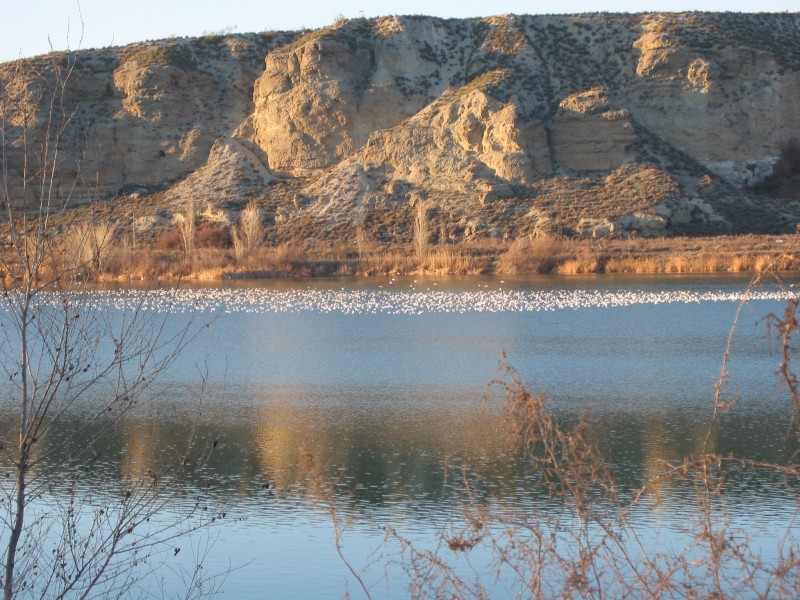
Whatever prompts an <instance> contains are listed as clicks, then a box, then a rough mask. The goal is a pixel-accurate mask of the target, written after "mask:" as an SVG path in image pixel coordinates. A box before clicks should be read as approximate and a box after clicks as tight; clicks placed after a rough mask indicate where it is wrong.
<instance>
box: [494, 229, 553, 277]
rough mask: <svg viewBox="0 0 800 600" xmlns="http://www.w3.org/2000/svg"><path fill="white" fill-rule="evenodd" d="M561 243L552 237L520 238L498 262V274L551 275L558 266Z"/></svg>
mask: <svg viewBox="0 0 800 600" xmlns="http://www.w3.org/2000/svg"><path fill="white" fill-rule="evenodd" d="M560 251H561V242H559V241H558V240H556V239H554V238H551V237H538V238H535V239H531V238H527V237H526V238H519V239H516V240H514V241H513V242H512V243H511V246H509V248H508V250H506V251H505V252H504V253H503V254H501V255H500V257H499V258H498V260H497V272H498V273H500V274H507V275H513V274H516V273H550V272H551V271H552V270H553V269H554V268H555V266H556V265H557V264H558V254H559V252H560Z"/></svg>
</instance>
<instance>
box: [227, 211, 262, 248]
mask: <svg viewBox="0 0 800 600" xmlns="http://www.w3.org/2000/svg"><path fill="white" fill-rule="evenodd" d="M231 235H232V237H233V249H234V253H235V254H236V259H237V260H241V259H242V258H243V257H245V256H247V255H248V254H252V253H253V252H254V251H255V250H256V249H257V248H258V247H259V246H260V245H261V243H262V242H263V241H264V225H263V224H262V223H261V211H259V209H258V204H257V203H256V202H255V201H252V202H250V203H248V205H247V206H246V207H245V209H244V210H243V211H242V214H241V215H240V216H239V224H238V226H234V227H233V228H232V229H231Z"/></svg>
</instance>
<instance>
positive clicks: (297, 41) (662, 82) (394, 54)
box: [0, 13, 800, 241]
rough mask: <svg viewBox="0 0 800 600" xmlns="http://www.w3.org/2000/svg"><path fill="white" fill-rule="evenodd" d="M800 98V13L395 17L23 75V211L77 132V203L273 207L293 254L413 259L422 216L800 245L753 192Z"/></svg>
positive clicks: (138, 48)
mask: <svg viewBox="0 0 800 600" xmlns="http://www.w3.org/2000/svg"><path fill="white" fill-rule="evenodd" d="M62 82H65V85H64V87H63V88H61V93H57V94H55V95H53V94H52V93H51V90H52V89H53V88H54V87H55V88H57V84H59V83H62ZM798 97H800V14H797V13H795V14H748V15H743V14H730V13H724V14H717V13H686V14H641V15H611V14H587V15H575V16H514V15H506V16H499V17H490V18H486V19H468V20H442V19H436V18H429V17H394V16H393V17H385V18H380V19H374V20H366V19H354V20H350V21H341V22H338V23H336V24H335V25H332V26H331V27H328V28H325V29H320V30H315V31H310V32H283V33H264V34H245V35H232V36H210V37H205V38H199V39H170V40H163V41H157V42H147V43H141V44H135V45H132V46H127V47H123V48H108V49H102V50H85V51H80V52H77V53H71V54H62V55H50V56H45V57H39V58H36V59H31V60H30V61H18V62H15V63H6V64H4V65H0V119H2V127H3V134H4V141H3V145H4V149H5V153H4V156H5V158H4V161H5V163H4V167H3V169H4V174H5V175H6V177H5V179H6V180H7V182H8V183H7V187H6V189H7V190H8V192H7V195H8V197H9V200H10V201H11V202H12V203H14V204H15V205H16V206H24V205H26V203H28V204H29V203H31V202H35V201H36V200H37V198H38V196H37V194H36V193H35V188H34V187H31V186H27V187H26V189H27V195H25V194H23V186H22V185H21V183H20V182H21V181H22V177H23V176H24V172H25V170H26V169H27V173H28V175H30V173H31V172H32V166H31V165H33V164H35V162H36V161H34V160H32V156H34V157H35V156H39V155H37V152H40V151H39V150H38V149H39V148H41V146H37V145H36V143H32V142H34V141H36V140H39V141H41V140H43V139H46V138H47V136H48V134H49V136H50V138H51V139H52V138H53V135H54V134H53V131H54V130H53V127H52V125H53V124H54V118H53V116H52V115H54V114H55V115H56V119H55V120H56V121H57V122H58V124H61V123H62V122H65V123H66V125H65V127H64V128H63V129H59V130H57V131H58V134H59V140H58V144H53V145H52V147H53V148H55V147H58V148H59V152H60V154H59V156H58V160H59V163H58V169H57V173H58V176H57V178H56V182H55V183H56V184H57V185H56V187H55V188H54V189H55V196H56V197H58V198H59V199H62V200H68V201H70V202H73V203H80V202H83V201H87V200H90V199H91V200H96V199H98V198H99V199H112V198H120V197H121V198H128V199H129V201H130V203H131V204H132V205H133V204H135V203H136V202H138V201H139V199H141V198H142V197H144V196H147V195H155V196H154V197H155V200H156V201H155V202H149V203H147V206H155V207H157V208H156V209H153V210H158V211H160V212H161V213H162V215H163V216H169V214H170V212H171V211H174V210H175V208H174V207H175V206H177V205H179V204H180V205H185V203H186V201H187V200H191V201H193V202H195V203H196V205H197V206H198V209H200V208H202V209H206V208H207V207H210V208H211V209H213V210H208V211H207V212H208V213H209V214H212V213H213V214H217V215H222V217H220V218H222V219H223V220H228V221H230V220H233V219H235V218H236V212H237V211H238V210H239V209H241V207H242V206H243V203H244V202H245V201H246V200H248V199H249V198H256V199H257V200H259V201H260V202H261V204H262V206H264V208H265V209H266V211H265V214H267V215H268V216H267V218H268V220H269V224H270V226H271V232H272V233H271V234H272V235H273V237H274V238H275V239H286V238H292V237H295V238H298V237H299V238H309V237H311V238H315V239H319V238H340V237H342V236H349V235H354V234H355V232H356V230H357V228H359V227H362V228H367V229H369V231H370V233H371V234H372V235H373V236H374V237H375V238H376V239H378V240H383V241H391V240H401V239H406V238H407V237H408V235H409V233H408V232H409V229H410V217H409V215H410V207H409V205H410V204H412V203H416V202H424V203H425V205H426V207H427V210H428V211H429V214H430V215H431V216H432V217H434V218H435V220H436V221H437V222H438V224H439V227H438V229H437V233H436V234H435V235H437V236H440V237H441V236H442V235H446V236H447V238H448V239H449V240H453V241H455V240H461V239H465V238H467V239H468V238H471V237H476V236H477V237H483V236H494V237H503V238H509V237H519V236H522V235H535V234H538V233H547V232H555V231H558V232H560V233H565V234H568V235H580V236H605V235H631V234H633V233H634V232H635V233H636V234H638V235H669V234H678V233H684V234H685V233H688V234H693V233H730V232H742V231H761V232H778V231H788V230H793V228H794V226H795V223H796V222H797V221H798V219H800V206H798V202H797V200H790V199H784V198H776V197H767V196H763V197H762V196H759V195H758V194H757V193H755V192H753V190H752V186H753V185H754V184H757V183H758V182H759V181H761V180H763V179H765V178H768V177H769V176H770V175H771V174H772V168H773V166H774V165H775V163H776V161H777V160H778V158H779V155H780V153H781V148H782V147H784V146H785V144H786V143H787V142H788V141H789V140H792V139H794V138H795V137H797V136H798V135H800V102H798V101H797V99H798ZM54 102H55V103H54ZM54 107H55V109H57V110H55V111H54V110H52V109H53V108H54ZM48 125H49V126H50V128H49V129H48ZM26 150H27V153H26ZM25 156H27V161H26V160H25ZM143 205H144V203H143ZM151 216H152V215H151ZM141 222H142V223H143V224H152V223H155V222H158V220H157V219H153V218H149V219H145V220H143V221H141ZM142 226H145V225H142ZM147 226H150V225H147Z"/></svg>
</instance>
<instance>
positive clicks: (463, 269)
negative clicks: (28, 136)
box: [2, 235, 800, 282]
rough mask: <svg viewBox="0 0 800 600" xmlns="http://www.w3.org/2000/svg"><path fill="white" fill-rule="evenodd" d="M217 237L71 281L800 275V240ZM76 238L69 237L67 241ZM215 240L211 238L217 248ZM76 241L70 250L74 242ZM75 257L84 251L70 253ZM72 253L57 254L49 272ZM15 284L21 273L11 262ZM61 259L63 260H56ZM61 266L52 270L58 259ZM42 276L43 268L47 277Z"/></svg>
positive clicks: (94, 264) (107, 255) (91, 267)
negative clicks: (263, 241)
mask: <svg viewBox="0 0 800 600" xmlns="http://www.w3.org/2000/svg"><path fill="white" fill-rule="evenodd" d="M217 237H219V236H216V237H213V236H210V235H207V236H205V237H204V238H203V243H202V244H197V245H196V247H195V249H194V251H193V253H192V255H191V256H188V257H187V255H186V253H185V252H183V251H181V249H180V248H179V247H177V246H176V244H174V243H168V242H170V240H162V241H161V242H160V243H155V244H151V245H148V246H139V247H133V246H131V245H129V244H126V243H124V242H122V241H120V240H116V241H115V243H114V244H113V245H111V246H110V247H109V248H105V247H104V248H103V249H102V252H96V257H97V259H96V260H91V261H86V260H83V261H82V264H83V268H81V269H79V270H76V271H75V272H74V273H73V276H74V277H76V278H81V279H92V278H94V279H99V280H119V281H124V280H129V281H130V280H135V281H139V280H170V279H187V278H188V279H202V280H215V279H217V280H218V279H228V278H259V277H314V276H327V277H331V276H354V275H358V276H375V275H387V274H392V275H397V274H420V275H421V274H428V275H474V274H490V273H496V274H499V275H506V274H528V273H556V274H559V275H580V274H592V273H640V274H645V273H748V272H750V273H757V272H762V271H764V270H767V269H772V270H776V271H792V270H800V235H791V236H782V237H779V236H757V235H747V236H724V237H711V238H651V239H625V240H610V239H598V240H579V239H556V238H550V237H540V238H536V239H528V238H522V239H517V240H513V241H510V242H509V241H505V242H504V241H500V240H496V239H486V240H476V241H471V242H464V243H461V244H454V245H449V244H440V245H437V246H432V245H431V246H429V247H428V248H427V249H426V250H425V252H423V253H418V252H417V251H416V249H414V248H412V247H411V246H409V245H408V244H405V245H403V244H378V243H374V244H370V245H369V246H368V247H366V248H365V247H364V246H363V245H362V247H360V248H359V247H358V246H357V245H355V244H350V243H347V242H341V243H337V244H330V243H295V242H285V243H282V244H279V245H275V246H268V245H261V246H258V247H256V248H254V249H252V250H251V251H249V252H247V253H237V252H236V251H235V249H234V248H233V247H232V246H230V245H228V244H227V243H226V240H224V239H222V238H219V240H221V241H220V242H219V243H220V247H214V246H213V245H212V246H208V245H207V244H208V243H209V242H207V241H206V238H208V239H210V240H215V239H217ZM70 241H72V242H74V240H66V241H65V242H64V243H67V242H70ZM212 243H213V242H212ZM73 245H74V244H73ZM72 254H79V253H78V252H77V251H73V252H72ZM69 256H71V254H70V253H69V252H66V251H64V252H54V253H53V254H52V258H51V260H52V262H53V265H52V270H53V272H57V271H59V270H61V271H63V270H64V269H63V267H64V265H63V264H61V262H63V261H64V260H65V257H69ZM7 258H8V259H9V260H8V261H7V262H6V264H7V265H10V267H8V272H7V273H3V274H2V276H3V277H4V278H5V279H6V280H7V281H9V282H13V281H14V280H15V279H16V278H17V277H18V276H17V275H16V274H15V269H14V268H13V260H11V258H13V257H7ZM59 261H60V262H59ZM57 262H58V263H59V264H56V263H57ZM45 272H46V271H43V273H45Z"/></svg>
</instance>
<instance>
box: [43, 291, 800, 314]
mask: <svg viewBox="0 0 800 600" xmlns="http://www.w3.org/2000/svg"><path fill="white" fill-rule="evenodd" d="M796 295H797V291H796V290H793V289H792V288H791V287H788V288H778V287H773V288H756V289H754V290H749V291H747V290H742V289H739V290H730V289H728V290H725V289H720V290H717V291H708V290H705V291H697V290H690V289H687V290H675V289H671V290H658V289H656V290H641V289H639V290H636V289H634V290H631V289H622V290H605V289H604V290H598V289H561V290H552V289H551V290H530V289H502V288H500V289H488V286H487V288H484V289H478V290H439V289H436V288H430V287H429V288H426V289H417V288H415V287H414V286H411V287H410V288H407V289H398V288H393V289H380V288H377V289H352V288H341V289H321V288H318V287H307V288H300V287H298V288H295V289H274V288H268V287H262V288H242V287H235V288H233V287H232V288H204V289H191V288H187V289H151V290H135V291H131V290H111V291H93V292H91V293H90V294H89V296H88V300H89V303H90V304H91V305H93V306H94V307H95V308H98V309H106V308H118V309H127V310H130V309H132V308H135V309H137V310H146V311H156V312H173V313H186V312H195V313H259V314H263V313H299V312H314V313H341V314H354V315H358V314H403V315H419V314H431V313H484V312H491V313H502V312H539V311H554V310H563V309H582V308H597V307H622V306H631V305H634V304H664V303H699V302H742V301H744V300H779V301H785V300H787V299H789V298H792V297H794V296H796ZM53 301H54V302H60V301H59V300H58V299H57V298H55V297H53Z"/></svg>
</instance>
